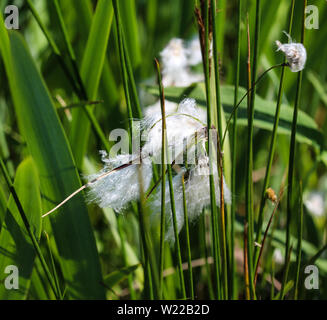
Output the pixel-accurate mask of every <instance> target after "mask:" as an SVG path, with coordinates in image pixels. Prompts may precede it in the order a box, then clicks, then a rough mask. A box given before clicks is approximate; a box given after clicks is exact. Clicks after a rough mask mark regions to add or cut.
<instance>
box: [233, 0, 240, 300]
mask: <svg viewBox="0 0 327 320" xmlns="http://www.w3.org/2000/svg"><path fill="white" fill-rule="evenodd" d="M241 7H242V0H238V3H237V41H236V59H235V77H234V87H235V91H234V108H235V106H236V105H237V102H238V87H239V79H240V56H241V45H240V42H241ZM232 130H233V133H232V139H233V142H232V173H231V175H232V177H231V178H232V179H231V180H232V181H231V182H232V183H231V193H232V194H236V166H237V110H236V111H235V113H234V116H233V129H232ZM235 215H236V197H232V203H231V223H230V224H231V226H230V231H231V232H230V233H231V236H230V238H231V241H230V261H231V263H230V279H231V281H230V298H231V299H234V298H235V296H234V292H235V268H236V267H235V253H234V252H235V249H234V247H235V227H234V221H235Z"/></svg>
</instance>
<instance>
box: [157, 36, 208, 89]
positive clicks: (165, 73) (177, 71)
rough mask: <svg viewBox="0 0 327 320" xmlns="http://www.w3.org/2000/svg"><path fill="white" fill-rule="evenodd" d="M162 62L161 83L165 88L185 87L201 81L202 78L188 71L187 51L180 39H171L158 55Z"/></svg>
mask: <svg viewBox="0 0 327 320" xmlns="http://www.w3.org/2000/svg"><path fill="white" fill-rule="evenodd" d="M160 57H161V62H162V83H163V85H164V86H165V87H169V86H175V87H187V86H189V85H190V84H192V83H194V82H198V81H202V80H203V76H202V75H199V74H195V73H192V72H191V71H190V69H189V60H188V57H189V50H188V49H187V48H186V47H185V46H184V42H183V40H182V39H178V38H173V39H171V40H170V41H169V43H168V45H167V46H166V47H165V48H164V49H163V50H162V51H161V53H160Z"/></svg>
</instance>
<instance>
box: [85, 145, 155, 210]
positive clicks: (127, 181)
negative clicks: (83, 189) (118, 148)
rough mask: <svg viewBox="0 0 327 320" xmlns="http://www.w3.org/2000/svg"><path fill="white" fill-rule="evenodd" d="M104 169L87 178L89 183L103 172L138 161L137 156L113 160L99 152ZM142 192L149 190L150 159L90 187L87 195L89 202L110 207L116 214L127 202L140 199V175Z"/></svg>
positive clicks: (123, 155)
mask: <svg viewBox="0 0 327 320" xmlns="http://www.w3.org/2000/svg"><path fill="white" fill-rule="evenodd" d="M101 154H102V161H103V162H104V163H105V165H104V168H103V169H102V170H101V171H100V172H99V173H97V174H93V175H90V176H88V177H87V178H88V180H89V181H93V180H94V179H96V178H98V177H100V176H101V175H102V174H104V173H105V172H108V171H111V170H113V169H115V168H118V167H120V166H122V165H124V164H128V163H129V162H130V161H132V160H136V159H138V156H137V155H130V154H122V155H118V156H117V157H115V158H113V159H109V158H108V157H107V154H106V152H103V151H102V152H101ZM139 170H141V172H142V180H143V181H142V183H143V190H144V192H145V191H146V190H147V189H148V188H149V186H150V182H151V179H152V162H151V160H150V159H148V158H145V159H142V163H141V164H137V163H136V164H131V165H128V166H126V167H124V168H122V169H119V170H117V171H114V172H112V174H110V175H108V176H106V177H105V178H102V179H99V180H98V181H96V182H94V183H92V184H91V185H90V189H89V191H88V194H87V199H88V201H89V202H96V203H97V204H98V205H99V206H100V207H101V208H105V207H111V208H112V209H113V210H115V211H116V212H121V211H123V210H124V209H126V207H127V206H128V204H129V202H131V201H134V200H137V199H138V198H139V197H140V173H139Z"/></svg>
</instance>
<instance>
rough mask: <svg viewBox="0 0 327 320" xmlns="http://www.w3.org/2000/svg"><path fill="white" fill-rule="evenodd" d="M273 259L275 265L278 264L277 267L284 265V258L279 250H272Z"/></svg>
mask: <svg viewBox="0 0 327 320" xmlns="http://www.w3.org/2000/svg"><path fill="white" fill-rule="evenodd" d="M273 259H274V261H275V262H276V264H279V265H282V264H284V261H285V257H284V255H283V253H282V251H281V250H280V249H279V248H276V249H275V250H274V253H273Z"/></svg>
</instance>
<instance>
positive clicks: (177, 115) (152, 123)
mask: <svg viewBox="0 0 327 320" xmlns="http://www.w3.org/2000/svg"><path fill="white" fill-rule="evenodd" d="M141 126H142V127H143V128H144V129H145V133H146V134H144V135H143V138H144V139H146V140H147V142H146V143H145V145H144V146H143V148H142V154H143V156H152V157H154V158H156V159H158V160H159V159H160V157H161V140H162V121H161V113H160V115H155V116H154V115H152V116H149V117H145V119H144V120H143V121H142V122H141ZM205 126H206V112H205V110H204V109H202V108H198V107H197V105H196V102H195V100H194V99H190V98H187V99H184V100H183V101H182V102H181V103H180V104H179V106H178V108H177V110H176V112H173V113H171V114H167V115H166V128H167V141H168V148H170V149H174V152H175V154H176V156H177V155H178V154H179V153H180V152H182V150H183V145H184V143H185V140H186V141H187V142H190V141H191V139H192V138H193V137H194V135H195V133H199V134H200V133H201V132H202V131H203V130H202V129H203V127H205ZM171 160H175V159H174V158H173V159H171Z"/></svg>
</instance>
